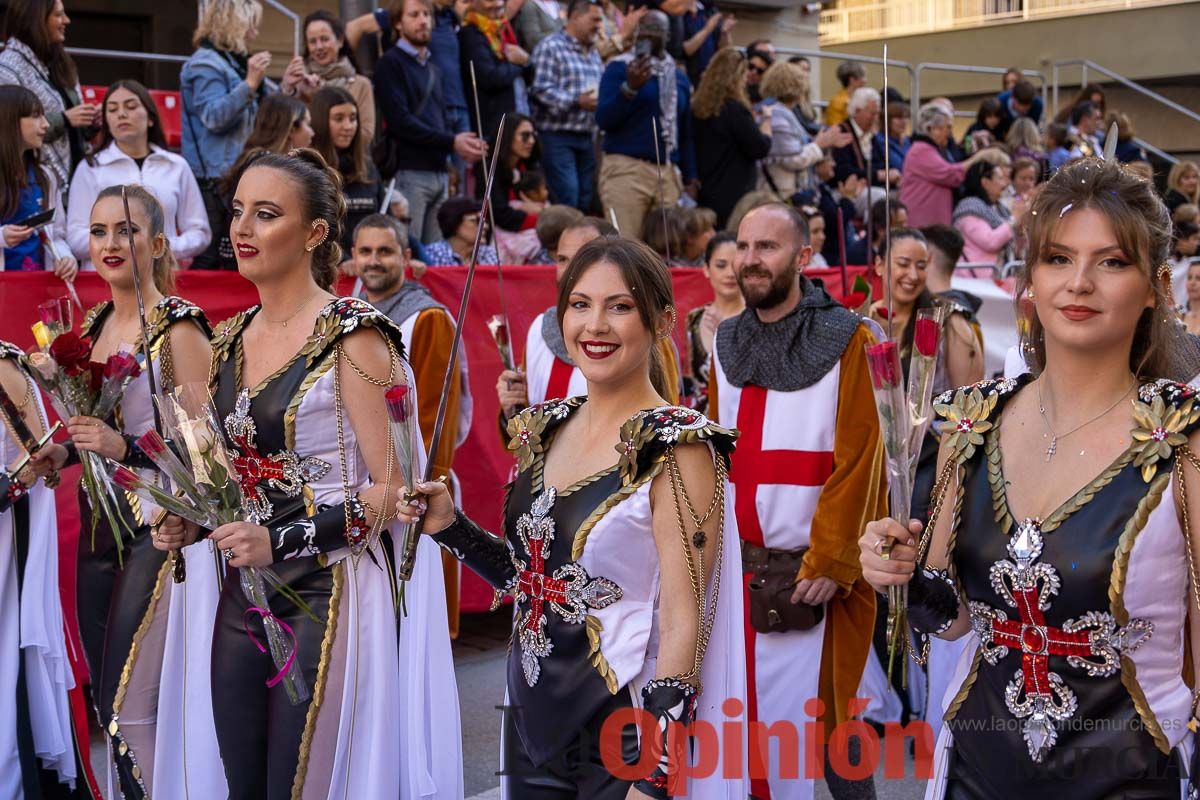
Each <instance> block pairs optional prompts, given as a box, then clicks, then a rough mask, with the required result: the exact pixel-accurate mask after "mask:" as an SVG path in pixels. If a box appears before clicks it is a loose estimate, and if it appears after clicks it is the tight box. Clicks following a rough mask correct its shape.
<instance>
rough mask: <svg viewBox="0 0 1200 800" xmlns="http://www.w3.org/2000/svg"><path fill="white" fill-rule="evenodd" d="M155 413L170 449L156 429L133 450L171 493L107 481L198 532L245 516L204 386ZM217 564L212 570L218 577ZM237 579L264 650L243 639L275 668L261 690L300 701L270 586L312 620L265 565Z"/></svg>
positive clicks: (117, 477) (129, 481) (164, 402)
mask: <svg viewBox="0 0 1200 800" xmlns="http://www.w3.org/2000/svg"><path fill="white" fill-rule="evenodd" d="M159 412H160V417H161V419H162V425H163V431H164V432H165V433H166V434H167V436H168V437H169V439H170V441H171V445H168V443H167V442H166V441H165V440H164V439H163V437H162V436H160V435H159V434H158V433H157V432H156V431H148V432H147V433H146V434H144V435H143V436H142V437H141V438H140V439H138V447H140V448H141V449H142V452H144V453H145V454H146V456H147V457H148V458H149V459H150V460H152V461H153V462H154V464H155V466H157V467H158V468H159V470H161V472H162V473H163V474H164V475H166V476H167V477H168V478H170V479H171V483H172V484H173V485H174V487H175V491H174V492H170V491H167V490H165V489H163V488H161V487H159V486H158V485H156V484H155V483H154V482H153V481H148V480H145V479H144V478H143V477H142V476H141V475H139V474H138V473H136V472H134V471H133V470H131V469H129V468H127V467H124V466H121V465H118V464H111V467H112V480H113V482H114V483H116V485H118V486H120V487H121V488H122V489H124V490H126V491H128V492H132V493H133V494H135V495H137V496H138V497H141V498H143V499H145V500H147V501H148V502H151V503H154V504H155V505H157V506H159V507H160V508H163V509H166V510H167V511H168V512H169V513H171V514H175V515H176V516H179V517H181V518H183V519H186V520H189V521H191V522H194V523H195V524H197V525H199V526H200V527H202V528H208V529H213V528H217V527H219V526H221V525H224V524H227V523H230V522H237V521H239V520H241V519H243V517H244V516H245V514H244V512H243V506H244V496H243V493H242V488H241V484H240V483H239V482H238V474H237V471H236V469H235V468H234V466H233V460H232V459H231V458H230V457H229V452H228V451H227V450H226V449H225V441H224V438H223V437H222V434H221V428H220V426H219V425H218V423H217V414H216V411H215V409H214V408H213V406H212V399H211V397H210V396H209V393H208V388H207V387H206V386H204V385H202V384H183V385H182V386H179V387H176V389H175V391H174V392H173V393H171V394H167V395H164V396H163V397H161V398H159ZM222 567H223V565H220V564H219V565H218V574H219V575H220V574H221V571H222ZM238 577H239V581H240V583H241V587H242V591H243V592H244V593H245V595H246V599H247V600H248V601H249V602H250V608H248V609H247V610H246V615H247V616H249V615H251V614H258V615H259V616H261V617H262V620H263V628H264V630H265V631H266V634H267V646H266V647H264V646H263V645H262V644H261V643H260V642H259V641H258V639H257V638H255V637H254V635H253V634H252V633H251V632H250V629H249V626H247V628H246V632H247V635H249V636H250V638H251V640H252V641H253V642H254V644H255V645H256V646H257V647H258V649H259V650H260V651H262V652H267V651H268V650H269V651H270V654H271V658H272V660H273V661H274V663H275V667H276V669H277V670H278V672H277V673H276V675H275V676H274V677H273V678H272V679H271V680H269V681H267V685H268V686H274V685H276V684H278V683H280V682H282V683H283V684H284V689H285V690H286V691H287V695H288V699H289V700H290V701H291V702H292V704H293V705H296V704H299V703H301V702H304V701H305V700H307V699H308V698H309V691H308V686H307V684H305V682H304V676H303V675H302V674H301V672H300V667H299V665H298V664H297V663H296V639H295V636H294V635H293V633H292V631H291V628H290V627H288V625H287V623H285V622H283V621H282V620H280V619H278V618H277V617H276V616H275V615H274V614H273V613H271V609H270V606H269V605H268V599H267V587H268V585H269V586H270V587H271V588H272V589H274V590H275V591H276V592H278V593H279V594H280V595H281V596H283V597H284V598H286V599H287V600H288V601H289V602H291V603H292V604H294V605H295V606H296V607H297V608H299V609H300V610H302V611H303V612H304V613H305V614H307V615H308V616H310V617H312V618H313V619H314V620H315V619H317V618H316V616H315V615H314V614H313V612H312V609H311V608H309V606H308V605H307V604H306V603H305V602H304V600H303V599H302V598H301V597H300V596H299V595H297V594H296V593H295V591H293V590H292V589H291V588H290V587H289V586H288V585H287V584H286V583H284V582H283V581H282V579H280V577H279V576H278V575H277V574H275V571H274V570H272V569H270V568H269V567H242V568H241V569H239V570H238Z"/></svg>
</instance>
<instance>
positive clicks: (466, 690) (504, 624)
mask: <svg viewBox="0 0 1200 800" xmlns="http://www.w3.org/2000/svg"><path fill="white" fill-rule="evenodd" d="M509 625H510V622H509V616H508V613H507V612H506V611H498V612H496V613H494V614H470V615H466V616H464V617H463V621H462V626H461V631H460V634H459V637H458V640H457V641H455V643H454V668H455V675H456V677H457V679H458V694H459V705H460V711H461V714H462V737H463V776H464V780H465V784H466V797H467V798H468V800H499V797H500V789H499V784H500V779H499V778H498V777H497V772H499V770H500V712H499V711H498V710H497V709H496V706H498V705H500V704H501V703H502V702H503V701H504V658H505V655H506V652H507V645H508V632H509ZM91 754H92V763H93V764H94V765H97V766H99V765H102V764H103V763H104V750H103V744H102V742H101V740H100V739H99V734H98V732H97V733H96V736H95V737H94V738H93V740H92V752H91ZM909 772H910V773H911V770H909ZM923 794H924V786H923V782H921V781H917V780H915V779H912V778H908V779H906V780H901V781H888V780H883V779H882V776H880V777H879V778H877V780H876V796H877V797H878V798H879V800H917V798H920V797H922V796H923ZM816 797H817V798H818V800H830V799H831V795H830V794H829V791H828V789H827V788H826V787H825V785H824V784H823V783H818V785H817V790H816Z"/></svg>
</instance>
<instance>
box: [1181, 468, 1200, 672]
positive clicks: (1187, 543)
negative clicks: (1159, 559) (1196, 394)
mask: <svg viewBox="0 0 1200 800" xmlns="http://www.w3.org/2000/svg"><path fill="white" fill-rule="evenodd" d="M1178 453H1179V454H1180V455H1182V456H1183V457H1184V458H1186V459H1187V460H1188V463H1190V464H1191V465H1192V469H1194V470H1196V472H1197V473H1200V461H1198V460H1197V458H1196V455H1195V454H1194V453H1193V452H1192V451H1191V450H1190V449H1189V448H1187V447H1181V448H1179V450H1178ZM1175 480H1176V482H1177V483H1178V484H1179V511H1180V516H1181V517H1182V521H1183V544H1184V550H1186V551H1187V562H1188V579H1189V581H1190V583H1191V586H1192V601H1193V602H1194V604H1195V611H1196V612H1197V613H1198V614H1200V578H1198V577H1197V575H1196V557H1195V555H1194V554H1193V553H1192V526H1191V524H1190V522H1189V521H1188V502H1187V482H1186V480H1185V476H1184V474H1183V461H1182V460H1180V459H1178V458H1176V459H1175ZM1193 657H1194V656H1193Z"/></svg>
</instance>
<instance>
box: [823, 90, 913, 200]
mask: <svg viewBox="0 0 1200 800" xmlns="http://www.w3.org/2000/svg"><path fill="white" fill-rule="evenodd" d="M848 108H849V112H850V116H849V118H847V119H846V121H845V122H843V123H842V124H841V125H839V126H838V127H839V128H840V129H841V130H843V131H845V132H847V133H849V134H851V138H850V141H849V142H847V143H846V144H845V145H843V146H842V147H835V148H834V149H833V161H834V163H835V164H837V165H839V166H840V165H843V164H844V165H847V166H853V167H854V168H855V169H858V170H860V171H861V172H862V173H863V174H864V175H867V176H868V179H869V180H870V182H872V183H875V184H877V185H879V186H882V185H883V183H884V177H885V170H884V165H883V153H882V152H879V153H877V152H876V151H875V128H876V123H877V121H878V119H879V92H877V91H875V90H874V89H872V88H871V87H869V86H863V87H860V88H858V89H855V90H854V94H853V95H851V96H850V105H849V107H848ZM893 169H894V168H893ZM901 174H902V173H900V172H899V171H896V172H895V173H894V174H893V175H892V179H893V183H898V182H899V180H900V175H901Z"/></svg>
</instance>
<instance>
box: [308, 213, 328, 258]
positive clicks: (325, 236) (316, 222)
mask: <svg viewBox="0 0 1200 800" xmlns="http://www.w3.org/2000/svg"><path fill="white" fill-rule="evenodd" d="M317 225H324V226H325V232H324V233H322V234H321V240H320V241H318V242H317V243H316V244H314V245H310V246H309V247H306V248H304V249H305V250H306V251H307V252H309V253H311V252H312V251H313V250H316V249H317V248H318V247H320V246H321V245H323V244H325V240H326V239H328V238H329V223H328V222H326V221H325V220H323V219H314V220H313V224H312V226H313V227H314V228H315V227H317Z"/></svg>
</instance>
